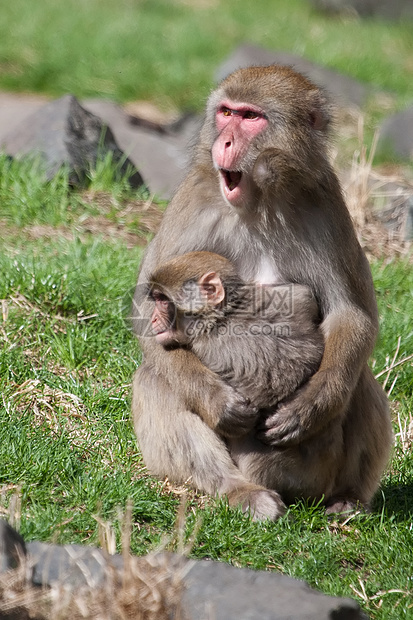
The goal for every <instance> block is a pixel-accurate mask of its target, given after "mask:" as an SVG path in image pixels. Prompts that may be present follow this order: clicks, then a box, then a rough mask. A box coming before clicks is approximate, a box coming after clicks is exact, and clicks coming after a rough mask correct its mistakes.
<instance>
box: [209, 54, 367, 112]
mask: <svg viewBox="0 0 413 620" xmlns="http://www.w3.org/2000/svg"><path fill="white" fill-rule="evenodd" d="M271 64H280V65H289V66H291V67H292V68H293V69H295V70H296V71H299V72H300V73H304V75H306V76H307V77H308V78H310V80H312V81H313V82H315V83H316V84H317V85H318V86H322V87H323V88H325V89H326V90H327V91H328V92H329V93H331V95H332V96H333V97H334V99H336V100H337V102H338V103H340V102H341V103H343V104H346V103H347V104H348V103H351V104H353V105H356V106H359V107H360V106H361V105H362V104H363V103H364V102H365V100H366V99H367V97H368V95H369V94H370V93H371V89H369V88H368V87H367V86H365V85H364V84H362V83H361V82H358V81H357V80H354V79H353V78H351V77H349V76H347V75H342V74H341V73H337V72H336V71H333V70H332V69H327V68H326V67H322V66H321V65H317V64H316V63H314V62H311V61H310V60H306V59H305V58H301V57H300V56H295V55H294V54H289V53H288V52H281V51H275V50H266V49H263V48H261V47H256V46H254V45H240V46H239V47H237V49H235V50H234V52H232V54H231V55H230V56H229V57H228V58H227V60H225V61H224V62H223V63H222V65H221V66H220V67H219V68H218V71H217V73H216V75H215V77H216V79H217V80H222V79H223V78H224V77H226V76H227V75H229V74H230V73H232V71H235V69H239V68H241V67H250V66H253V65H271Z"/></svg>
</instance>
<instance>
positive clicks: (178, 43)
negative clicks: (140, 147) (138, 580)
mask: <svg viewBox="0 0 413 620" xmlns="http://www.w3.org/2000/svg"><path fill="white" fill-rule="evenodd" d="M412 32H413V30H412V24H411V23H400V24H397V23H386V22H382V21H379V20H377V21H374V20H366V21H357V20H350V19H342V18H336V19H329V18H327V17H325V16H321V15H319V14H317V13H316V12H315V11H314V10H312V9H311V8H310V4H309V3H308V2H307V1H306V0H277V2H275V1H274V0H256V1H255V2H240V1H239V0H228V1H226V2H223V1H222V0H196V1H195V0H194V2H186V1H184V0H169V1H166V0H165V1H161V0H140V2H132V1H131V0H119V1H118V2H114V1H113V0H87V1H86V0H67V2H65V3H58V2H55V1H54V0H53V1H52V0H39V1H38V2H35V3H33V2H30V1H29V0H15V1H14V2H9V3H4V6H2V18H1V20H0V88H3V89H12V90H15V91H36V92H41V93H48V94H51V95H54V96H57V95H60V94H62V93H66V92H72V93H74V94H76V95H77V96H79V97H88V96H102V97H110V98H114V99H116V100H119V101H126V100H134V99H149V100H152V101H154V102H156V103H157V104H158V105H160V106H161V107H164V108H165V109H168V108H170V107H178V108H195V109H200V108H201V107H202V103H203V100H204V98H205V96H206V94H207V93H208V91H209V89H210V87H211V84H212V81H213V73H214V70H215V68H216V67H217V66H218V64H219V63H220V62H221V61H222V60H223V59H224V58H225V57H226V56H227V55H228V54H229V53H230V52H231V50H232V49H233V48H234V47H235V46H236V45H238V44H239V43H241V42H244V41H248V42H251V43H255V44H259V45H262V46H264V47H268V48H274V49H282V50H287V51H291V52H293V53H296V54H300V55H303V56H306V57H307V58H309V59H311V60H315V61H317V62H321V63H323V64H325V65H327V66H330V67H332V68H335V69H338V70H341V71H343V72H345V73H348V74H350V75H352V76H354V77H356V78H358V79H360V80H363V81H366V82H368V83H370V84H371V85H373V86H376V87H377V88H379V89H385V90H387V91H391V92H394V93H395V97H396V99H395V101H393V103H392V104H391V105H392V106H396V107H401V106H403V105H404V104H405V103H406V102H408V101H410V100H412V99H413V79H412V78H413V34H412ZM371 111H372V117H373V118H379V116H380V115H381V114H383V110H382V109H381V107H380V104H379V103H378V102H372V104H371ZM89 182H90V185H89V189H88V191H87V192H85V191H82V192H80V191H79V192H73V191H70V190H69V188H68V184H67V173H66V172H65V171H64V170H63V171H62V172H61V173H59V174H58V175H57V176H56V177H55V179H54V180H53V181H52V182H46V181H45V180H44V178H43V176H42V172H41V168H40V166H39V164H38V163H37V162H10V161H8V160H7V159H6V158H4V157H0V242H1V246H2V251H1V253H0V342H1V348H0V392H1V400H0V514H4V515H5V516H6V517H7V518H10V519H11V520H13V519H16V518H17V519H18V521H20V524H19V527H20V531H21V533H22V535H23V536H24V537H25V538H26V539H27V540H44V541H54V542H58V543H69V542H86V543H88V544H95V545H96V544H99V543H100V541H101V526H100V525H99V522H102V521H103V522H108V523H110V524H111V526H112V527H113V529H114V532H115V533H116V536H117V548H118V550H119V549H120V529H121V521H122V519H121V516H120V513H121V512H122V511H124V510H125V507H126V505H127V502H128V500H129V499H130V500H131V501H132V506H133V519H132V526H133V527H132V538H131V548H132V551H133V552H134V553H139V554H143V553H146V552H148V551H150V550H153V549H155V548H157V547H158V545H160V544H165V543H164V542H162V541H165V537H166V538H167V540H169V541H170V542H169V543H168V544H169V547H170V548H172V549H174V548H176V544H177V543H176V532H175V521H176V515H177V510H178V506H179V501H180V495H179V493H177V492H176V489H174V488H172V487H170V486H168V485H165V484H163V483H162V482H159V481H157V480H155V479H154V478H152V477H150V476H149V475H148V474H147V472H146V470H145V468H144V466H143V463H142V460H141V457H140V454H139V451H138V449H137V446H136V440H135V437H134V433H133V430H132V425H131V422H130V382H131V377H132V374H133V371H134V369H135V368H136V367H137V366H138V364H139V362H140V352H139V348H138V345H137V342H136V340H135V338H134V336H133V335H132V333H131V329H130V324H129V320H128V318H129V312H130V307H131V295H132V292H133V287H134V284H135V281H136V275H137V271H138V267H139V262H140V260H141V256H142V251H143V248H144V245H145V241H146V240H147V238H148V236H149V234H150V230H151V226H150V225H149V226H147V225H146V224H144V222H145V220H144V218H143V216H142V213H141V210H140V204H141V202H140V201H141V200H142V198H143V199H145V200H146V199H147V197H146V196H142V195H139V194H135V193H133V192H131V191H130V190H129V189H128V185H127V182H126V179H119V178H118V177H117V175H116V171H115V170H114V169H113V167H112V166H111V165H110V162H108V161H106V162H99V165H98V167H97V170H96V171H91V172H90V174H89ZM372 269H373V275H374V280H375V285H376V290H377V296H378V303H379V310H380V321H381V334H380V338H379V341H378V343H377V347H376V350H375V352H374V355H373V358H372V364H373V368H374V371H375V372H376V373H379V372H380V371H382V370H383V369H384V368H385V367H386V366H387V365H388V364H389V363H390V362H391V361H392V359H393V357H394V356H395V353H396V351H397V358H396V361H400V360H402V359H404V358H405V357H407V356H409V355H411V354H412V352H413V294H412V291H413V272H412V269H411V264H409V263H407V262H403V261H400V260H399V261H396V260H393V261H391V262H388V261H386V262H379V261H377V262H375V263H374V264H373V265H372ZM1 300H4V303H1ZM2 315H3V316H2ZM380 380H381V381H383V382H384V381H385V380H386V381H387V383H386V389H387V390H389V389H390V388H392V391H391V396H390V399H391V401H392V406H393V408H394V411H393V418H394V429H395V433H396V447H395V450H394V454H393V455H392V459H391V463H390V465H389V468H388V471H387V472H386V474H385V476H384V477H383V482H382V487H381V490H380V492H379V493H378V495H377V498H376V500H375V505H374V510H373V513H372V514H370V515H358V516H355V517H353V518H351V519H350V520H349V521H348V522H347V523H337V522H334V521H329V520H327V519H326V517H325V516H324V515H323V513H322V511H321V510H320V509H319V508H317V507H313V506H309V505H306V504H298V505H296V506H293V507H292V508H291V510H290V512H289V513H288V515H287V516H286V517H285V518H283V519H281V520H280V521H278V522H276V523H268V522H266V523H253V522H251V521H250V520H249V519H248V518H247V517H245V516H243V515H241V514H240V512H239V511H238V510H230V509H229V508H228V506H227V504H226V502H225V501H223V500H220V501H215V500H214V499H212V498H205V497H201V496H198V495H196V494H195V493H193V492H189V494H188V499H187V505H186V524H185V539H189V538H190V537H191V534H192V533H194V532H195V534H194V542H193V545H192V550H191V552H190V554H191V556H192V557H197V558H205V557H206V558H213V559H217V560H220V561H225V562H229V563H232V564H233V565H236V566H248V567H250V568H255V569H262V570H270V571H272V570H276V571H282V572H283V573H286V574H289V575H292V576H294V577H298V578H302V579H305V580H307V581H308V582H309V583H310V584H311V585H312V586H314V587H315V588H317V589H319V590H321V591H322V592H325V593H329V594H335V595H342V596H353V597H355V598H357V599H358V600H359V602H360V603H361V604H362V606H363V608H364V609H365V610H366V611H368V613H369V615H370V617H371V618H374V619H377V620H398V619H400V618H413V584H412V580H413V573H412V566H413V557H412V555H413V525H412V523H413V453H412V443H411V439H410V442H409V441H405V442H404V443H403V440H406V438H407V427H408V424H409V423H410V420H411V411H412V410H413V366H412V360H409V361H406V362H405V363H404V364H401V365H400V366H397V367H396V368H395V369H394V370H392V371H391V372H390V373H389V377H388V378H387V377H386V375H382V376H381V378H380ZM16 515H17V517H16ZM19 515H20V516H19ZM197 528H199V530H198V531H197ZM196 532H197V533H196Z"/></svg>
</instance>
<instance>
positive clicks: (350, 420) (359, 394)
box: [326, 366, 393, 513]
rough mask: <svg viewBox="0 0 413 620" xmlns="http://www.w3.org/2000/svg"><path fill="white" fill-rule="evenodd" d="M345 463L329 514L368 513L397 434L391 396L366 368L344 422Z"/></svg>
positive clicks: (328, 504) (335, 486) (327, 505)
mask: <svg viewBox="0 0 413 620" xmlns="http://www.w3.org/2000/svg"><path fill="white" fill-rule="evenodd" d="M343 439H344V451H343V454H344V460H343V464H342V467H341V468H340V471H339V474H338V476H337V479H336V482H335V485H334V489H333V492H332V496H331V497H330V498H328V500H327V502H326V511H327V512H328V513H332V512H348V511H349V510H352V509H354V508H357V507H358V506H360V504H361V505H362V506H363V507H364V508H366V509H368V508H369V506H370V502H371V499H372V497H373V495H374V493H375V492H376V491H377V489H378V486H379V484H380V477H381V475H382V473H383V471H384V469H385V467H386V465H387V462H388V460H389V455H390V450H391V446H392V443H393V432H392V428H391V419H390V413H389V406H388V400H387V396H386V394H385V393H384V391H383V390H382V388H381V386H380V385H379V383H378V382H377V381H376V379H375V378H374V376H373V374H372V372H371V371H370V369H369V368H368V367H367V366H366V368H365V369H364V370H363V372H362V374H361V377H360V380H359V383H358V385H357V387H356V390H355V392H354V394H353V396H352V399H351V401H350V403H349V406H348V410H347V412H346V415H345V418H344V422H343Z"/></svg>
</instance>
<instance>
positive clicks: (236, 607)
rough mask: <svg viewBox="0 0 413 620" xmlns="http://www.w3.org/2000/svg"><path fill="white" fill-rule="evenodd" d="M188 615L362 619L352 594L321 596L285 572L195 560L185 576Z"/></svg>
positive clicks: (249, 619)
mask: <svg viewBox="0 0 413 620" xmlns="http://www.w3.org/2000/svg"><path fill="white" fill-rule="evenodd" d="M185 586H186V589H185V590H184V595H183V596H184V601H183V608H184V610H185V611H186V612H187V613H188V620H198V619H201V618H205V619H206V618H210V617H212V618H217V619H218V618H222V619H223V618H225V620H257V618H259V619H260V620H363V619H366V618H367V616H366V615H365V614H364V613H363V612H362V611H361V610H360V607H359V605H358V604H357V603H356V601H353V600H351V599H342V598H334V597H331V596H325V595H324V594H321V593H319V592H316V591H314V590H311V589H310V588H309V586H308V585H307V584H306V583H305V582H304V581H297V580H295V579H291V577H287V576H285V575H277V574H274V573H267V572H261V571H260V572H256V571H252V570H248V569H246V568H242V569H240V568H234V567H232V566H229V565H228V564H222V563H220V562H208V561H201V562H196V563H195V564H194V566H193V567H192V568H191V570H190V571H189V573H188V575H187V577H186V578H185Z"/></svg>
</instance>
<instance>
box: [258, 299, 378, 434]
mask: <svg viewBox="0 0 413 620" xmlns="http://www.w3.org/2000/svg"><path fill="white" fill-rule="evenodd" d="M321 329H322V331H323V333H324V338H325V348H324V355H323V358H322V361H321V365H320V368H319V370H318V371H317V372H316V373H315V374H314V375H313V376H312V377H311V379H310V380H309V381H308V382H307V383H306V384H305V385H304V386H303V387H302V388H300V389H299V390H297V391H296V392H295V393H294V394H293V395H292V396H291V397H289V398H287V399H285V400H284V401H283V402H281V403H280V404H279V405H278V407H277V408H276V410H275V411H274V412H272V413H271V415H269V416H268V417H267V418H266V419H265V420H263V421H262V422H261V424H260V427H259V429H258V437H259V439H260V440H261V441H263V442H264V443H267V444H270V445H274V446H282V445H290V444H296V443H299V442H301V441H302V440H303V439H304V438H307V437H310V436H312V435H314V434H316V433H318V431H319V430H320V429H322V428H323V427H325V426H326V425H327V424H328V423H329V422H330V421H331V420H332V419H334V418H336V417H337V416H340V415H341V414H342V413H343V411H344V410H345V408H346V405H347V404H348V401H349V399H350V397H351V395H352V393H353V392H354V389H355V387H356V384H357V382H358V380H359V377H360V374H361V371H362V369H363V367H364V366H365V364H366V362H367V358H368V356H369V354H370V352H371V350H372V348H373V346H374V342H375V338H376V335H377V326H376V324H375V321H374V320H373V319H372V318H370V317H369V316H368V314H366V313H365V312H364V311H363V310H361V309H359V308H356V307H352V306H349V307H346V308H341V309H337V310H335V311H332V312H331V313H330V314H329V315H328V316H327V317H326V318H325V320H324V321H323V323H322V324H321Z"/></svg>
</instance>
